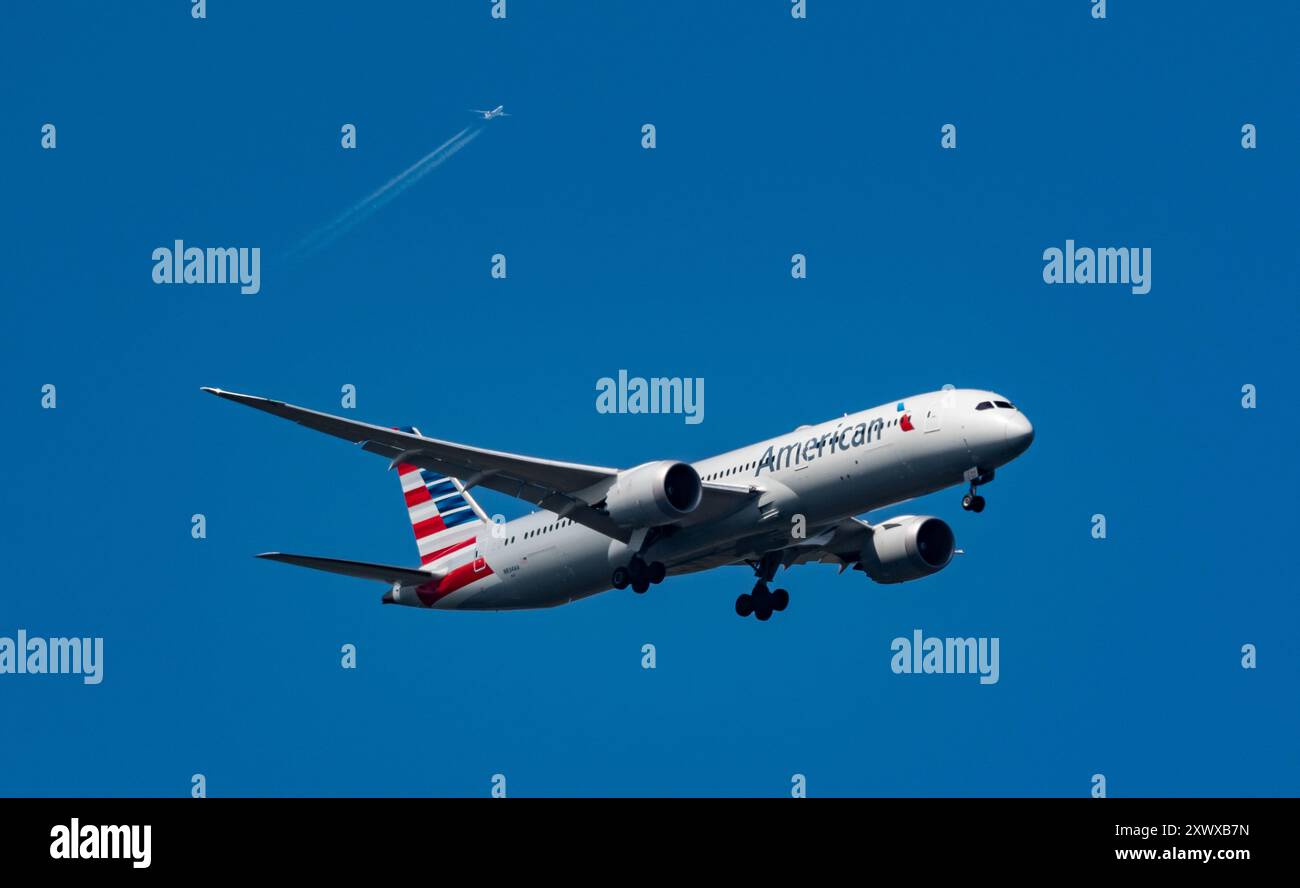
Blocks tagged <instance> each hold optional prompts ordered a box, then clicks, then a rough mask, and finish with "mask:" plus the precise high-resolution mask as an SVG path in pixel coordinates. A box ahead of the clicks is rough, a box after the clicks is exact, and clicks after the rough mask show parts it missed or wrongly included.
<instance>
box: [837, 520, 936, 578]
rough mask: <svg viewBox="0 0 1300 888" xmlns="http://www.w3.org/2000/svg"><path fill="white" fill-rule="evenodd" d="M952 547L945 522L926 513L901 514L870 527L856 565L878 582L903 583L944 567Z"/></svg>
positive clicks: (926, 575)
mask: <svg viewBox="0 0 1300 888" xmlns="http://www.w3.org/2000/svg"><path fill="white" fill-rule="evenodd" d="M955 547H956V540H955V538H954V537H953V534H952V528H951V527H949V526H948V524H947V522H945V521H942V520H940V519H938V518H934V517H931V516H929V515H900V516H899V517H897V518H891V519H889V520H888V521H885V522H883V523H881V524H877V525H875V526H874V527H872V529H871V539H869V540H867V542H866V545H864V546H863V547H862V552H861V554H860V555H859V564H860V566H861V567H862V569H863V570H864V571H865V572H866V574H867V576H869V577H871V579H873V580H875V581H876V582H877V583H905V582H907V581H908V580H919V579H920V578H921V577H928V576H929V575H930V574H933V573H938V572H939V571H941V570H943V569H944V568H945V567H947V566H948V562H949V561H952V556H953V552H954V551H955Z"/></svg>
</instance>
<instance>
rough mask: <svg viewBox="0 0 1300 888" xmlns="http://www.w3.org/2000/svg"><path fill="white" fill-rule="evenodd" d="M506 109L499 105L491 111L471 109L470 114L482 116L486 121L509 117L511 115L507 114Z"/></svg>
mask: <svg viewBox="0 0 1300 888" xmlns="http://www.w3.org/2000/svg"><path fill="white" fill-rule="evenodd" d="M505 109H506V106H505V105H497V106H496V107H495V108H493V109H492V110H491V111H480V110H479V109H478V108H470V109H469V113H470V114H482V115H483V119H484V120H491V119H492V118H493V117H509V116H510V115H509V114H507V113H506V110H505Z"/></svg>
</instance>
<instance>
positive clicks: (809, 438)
mask: <svg viewBox="0 0 1300 888" xmlns="http://www.w3.org/2000/svg"><path fill="white" fill-rule="evenodd" d="M203 391H205V392H209V393H210V394H213V395H216V396H218V397H220V398H225V399H227V400H230V401H234V402H236V403H239V404H244V405H246V406H248V407H253V408H256V409H258V410H262V411H265V412H267V413H270V414H273V415H275V416H280V417H283V418H285V419H290V420H293V421H294V422H296V423H298V424H299V425H303V426H306V427H307V428H309V429H314V430H316V431H318V432H324V433H325V434H328V435H333V436H335V437H337V438H342V439H344V440H346V441H351V442H353V443H355V444H359V445H361V449H363V450H367V451H369V452H371V453H375V454H378V455H380V456H383V457H384V458H386V459H388V460H389V468H390V469H396V470H397V476H398V479H399V480H400V482H401V488H402V496H403V498H404V501H405V505H406V508H407V511H408V514H409V518H410V521H411V525H412V528H413V530H414V534H415V541H416V546H417V548H418V550H419V554H420V566H419V567H398V566H390V565H384V564H373V563H368V562H361V561H347V560H342V559H337V558H322V557H316V556H311V555H294V554H288V553H283V552H267V553H264V554H262V555H259V556H258V557H259V558H266V559H270V560H273V561H280V562H284V563H286V564H292V565H297V566H300V567H309V568H314V569H316V570H322V571H328V572H330V573H335V574H342V575H344V576H350V577H357V578H361V579H367V580H375V581H379V582H383V583H385V584H387V585H388V586H389V590H388V592H387V593H386V594H384V596H383V598H382V599H381V600H382V601H383V603H385V604H398V605H409V606H411V607H419V608H428V609H434V610H519V609H528V608H543V607H553V606H556V605H561V604H567V603H569V602H573V601H577V600H579V599H582V598H587V597H589V596H592V595H596V594H598V593H601V592H606V591H608V590H610V589H626V588H627V587H629V586H631V587H632V590H633V591H634V592H637V593H644V592H646V591H647V590H648V589H649V588H650V587H651V586H652V585H655V584H658V583H661V582H663V580H664V579H665V578H666V577H668V576H677V575H681V574H687V573H694V572H697V571H703V570H708V569H710V568H714V567H721V566H724V565H745V566H748V567H749V568H750V569H752V571H753V572H754V576H755V580H756V581H755V583H754V587H753V588H752V589H751V590H750V591H749V592H744V593H742V594H741V595H740V596H739V597H737V599H736V604H735V611H736V613H737V614H738V615H739V616H741V617H748V616H750V615H751V614H752V615H753V616H754V617H755V618H756V619H758V620H768V619H770V618H771V616H772V614H773V613H774V612H778V611H783V610H785V609H786V607H787V605H788V604H789V600H790V596H789V593H788V592H787V591H786V590H785V589H782V588H778V589H772V588H770V587H771V585H772V584H773V582H774V580H775V577H776V574H777V571H778V570H780V569H781V568H782V567H784V568H786V569H787V570H788V569H789V568H790V567H793V566H794V565H799V564H808V563H825V564H832V565H837V566H838V567H839V569H840V573H843V572H844V571H845V570H846V569H848V568H849V567H853V568H854V569H856V570H860V571H862V572H863V573H865V574H866V575H867V577H869V578H870V579H872V580H874V581H875V582H877V583H886V584H890V583H903V582H908V581H911V580H917V579H921V578H922V577H926V576H930V575H932V574H935V573H938V572H939V571H940V570H943V569H944V568H945V567H947V566H948V564H949V563H950V562H951V561H952V558H953V555H954V554H955V553H956V551H957V550H956V540H955V536H954V534H953V531H952V528H951V527H950V526H949V525H948V524H947V523H946V522H945V521H943V520H942V519H940V518H936V517H933V516H929V515H898V516H896V517H893V518H888V519H886V520H883V521H880V522H879V523H876V524H868V523H867V522H866V521H863V520H861V519H860V518H858V517H856V516H858V515H862V514H866V513H868V512H873V511H875V510H877V509H882V508H885V507H887V506H893V505H896V504H898V503H901V502H903V501H905V500H909V499H912V498H914V497H918V496H922V495H924V494H928V493H933V492H935V491H938V490H942V489H944V488H947V487H952V486H955V485H959V484H963V485H968V488H967V492H966V494H965V495H964V496H963V497H962V508H963V509H965V510H967V511H970V512H982V511H983V510H984V507H985V500H984V497H983V496H982V495H980V494H979V493H977V489H978V488H980V487H982V486H983V485H985V484H988V483H989V482H990V481H992V480H993V478H994V472H995V470H996V469H998V468H1000V467H1002V466H1003V465H1005V464H1007V463H1009V462H1011V461H1012V460H1013V459H1015V458H1017V457H1018V456H1020V455H1021V454H1022V453H1024V452H1025V451H1026V450H1027V449H1028V448H1029V445H1030V444H1031V443H1032V442H1033V440H1034V427H1033V425H1032V424H1030V422H1029V419H1028V418H1027V417H1026V416H1025V415H1024V413H1022V412H1020V411H1019V410H1017V409H1016V407H1015V406H1014V405H1012V403H1011V402H1010V401H1009V400H1007V399H1006V398H1004V397H1003V396H1002V395H999V394H996V393H994V392H990V391H982V390H978V389H944V390H942V391H937V392H928V393H926V394H921V395H913V396H911V397H908V398H904V399H902V400H901V401H896V402H890V403H888V404H884V405H881V406H879V407H873V408H871V409H869V410H863V411H861V412H859V413H854V414H852V415H850V414H847V413H846V414H844V416H842V417H841V418H839V419H831V420H827V421H826V422H823V423H820V424H817V425H803V426H799V427H798V428H797V429H794V430H793V431H790V432H787V433H786V434H783V435H778V436H777V437H775V438H770V439H768V440H765V441H759V442H758V443H756V444H751V445H749V446H746V447H741V448H739V449H737V450H732V451H730V452H727V453H722V454H719V455H717V456H712V457H709V458H707V459H702V460H699V461H698V462H694V463H689V462H681V461H676V460H656V461H652V462H647V463H644V464H642V465H639V466H634V467H632V468H629V469H617V468H606V467H603V466H590V465H581V464H577V463H568V462H558V461H555V460H549V459H539V458H537V457H531V456H523V455H520V454H515V453H507V452H504V451H499V450H486V449H482V448H478V447H470V446H467V445H464V444H455V443H452V442H450V441H443V440H439V439H436V438H427V437H425V436H423V435H421V434H420V432H419V431H418V430H417V429H415V428H412V427H407V428H400V429H398V428H389V427H385V426H379V425H371V424H369V423H365V422H357V421H355V420H350V419H343V418H341V417H338V416H331V415H330V414H327V413H318V412H316V411H314V410H308V409H306V408H303V407H296V406H294V405H292V404H286V403H284V402H282V401H274V400H270V399H267V398H260V397H256V396H253V395H244V394H238V393H236V392H228V391H222V390H221V389H216V388H204V389H203ZM474 487H485V488H488V489H489V490H495V491H498V492H500V493H505V494H508V495H510V496H512V497H516V498H518V499H522V500H524V501H526V502H529V503H532V504H534V505H536V506H540V507H541V509H542V511H538V512H534V513H532V514H530V515H526V516H524V517H522V518H517V519H515V520H513V521H504V519H500V520H497V521H494V520H493V519H492V518H489V517H488V515H487V513H486V512H484V511H483V509H482V508H480V507H479V505H478V503H477V502H475V501H474V498H473V497H472V496H471V495H470V490H471V488H474Z"/></svg>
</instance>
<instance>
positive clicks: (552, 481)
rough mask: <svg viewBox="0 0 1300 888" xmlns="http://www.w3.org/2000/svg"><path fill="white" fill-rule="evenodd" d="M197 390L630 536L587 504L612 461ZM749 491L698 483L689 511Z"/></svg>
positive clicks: (722, 506)
mask: <svg viewBox="0 0 1300 888" xmlns="http://www.w3.org/2000/svg"><path fill="white" fill-rule="evenodd" d="M203 390H204V391H205V392H209V393H210V394H214V395H216V396H217V397H219V398H225V399H226V400H228V401H234V402H236V403H238V404H243V405H245V406H247V407H253V408H256V409H257V410H262V411H264V412H266V413H270V414H272V415H274V416H280V417H283V418H284V419H291V420H293V421H294V422H296V423H298V424H299V425H303V426H306V427H307V428H309V429H314V430H316V431H318V432H324V433H325V434H327V435H333V436H334V437H336V438H342V439H343V440H345V441H352V442H353V443H355V444H360V445H361V448H362V449H363V450H368V451H370V452H371V453H377V454H379V455H380V456H383V457H386V458H387V459H388V460H390V463H391V464H393V465H396V464H397V463H408V464H410V465H414V466H419V467H420V468H423V469H429V470H430V471H434V472H439V473H441V474H444V475H450V476H451V477H453V478H456V479H458V480H459V481H460V482H461V483H462V484H464V485H465V487H466V488H470V487H475V486H479V487H486V488H488V489H489V490H495V491H498V492H499V493H504V494H506V495H508V496H513V497H515V498H517V499H521V500H524V501H525V502H529V503H532V504H534V505H537V506H541V507H542V508H543V509H546V510H547V511H550V512H554V513H555V514H557V515H559V516H560V517H562V518H570V519H572V520H573V521H575V522H577V523H578V524H582V525H585V526H586V527H589V528H591V529H592V530H595V531H597V532H599V533H603V534H604V535H605V536H608V537H611V538H613V539H616V540H621V541H622V542H628V541H629V540H630V539H631V537H632V531H631V530H630V529H628V528H625V527H621V526H619V525H618V524H616V523H615V522H614V521H613V519H611V518H610V517H609V516H608V515H607V514H605V513H604V512H602V511H600V510H599V509H595V508H593V506H594V505H596V504H597V503H599V502H601V500H603V499H604V498H605V494H606V493H607V492H608V490H609V488H610V487H611V486H612V485H613V484H614V481H615V479H616V478H617V477H618V473H619V470H618V469H612V468H606V467H604V466H587V465H580V464H578V463H567V462H558V461H556V460H550V459H540V458H538V457H533V456H523V455H521V454H517V453H505V452H502V451H499V450H485V449H483V448H479V447H470V446H468V445H465V444H455V443H452V442H451V441H440V440H438V439H436V438H425V437H423V436H421V435H414V434H410V433H407V432H402V431H398V430H397V429H390V428H385V427H383V426H377V425H371V424H370V423H365V422H357V421H356V420H351V419H343V418H342V417H338V416H331V415H329V414H328V413H318V412H317V411H315V410H308V409H306V408H305V407H295V406H294V405H292V404H286V403H284V402H283V401H273V400H271V399H269V398H259V397H256V396H254V395H241V394H239V393H237V392H226V391H222V390H221V389H214V388H204V389H203ZM754 495H756V494H755V493H754V492H753V491H749V490H747V489H745V488H739V487H731V486H728V485H716V484H707V483H706V484H705V485H704V498H703V500H702V501H701V503H700V506H699V508H697V509H696V511H695V512H693V513H692V514H691V517H692V519H696V518H697V513H698V520H705V519H708V518H712V517H718V516H720V515H722V514H727V513H728V512H731V511H734V510H735V509H737V508H739V507H740V506H741V505H743V504H744V503H745V502H747V501H748V500H749V499H750V498H751V497H752V496H754Z"/></svg>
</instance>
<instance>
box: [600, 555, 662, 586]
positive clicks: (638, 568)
mask: <svg viewBox="0 0 1300 888" xmlns="http://www.w3.org/2000/svg"><path fill="white" fill-rule="evenodd" d="M666 576H668V569H667V568H666V567H664V563H663V562H662V561H652V562H650V563H649V564H646V562H645V559H644V558H642V557H641V556H640V555H636V556H634V557H633V558H632V561H631V563H629V564H628V566H627V567H623V566H621V565H620V566H619V567H616V568H614V576H613V577H612V578H611V579H610V583H611V585H613V587H614V588H615V589H626V588H627V587H628V586H631V587H632V591H633V592H635V593H637V594H638V595H640V594H642V593H644V592H645V591H646V590H647V589H649V588H650V587H651V586H657V585H659V584H660V583H662V582H663V581H664V577H666Z"/></svg>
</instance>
